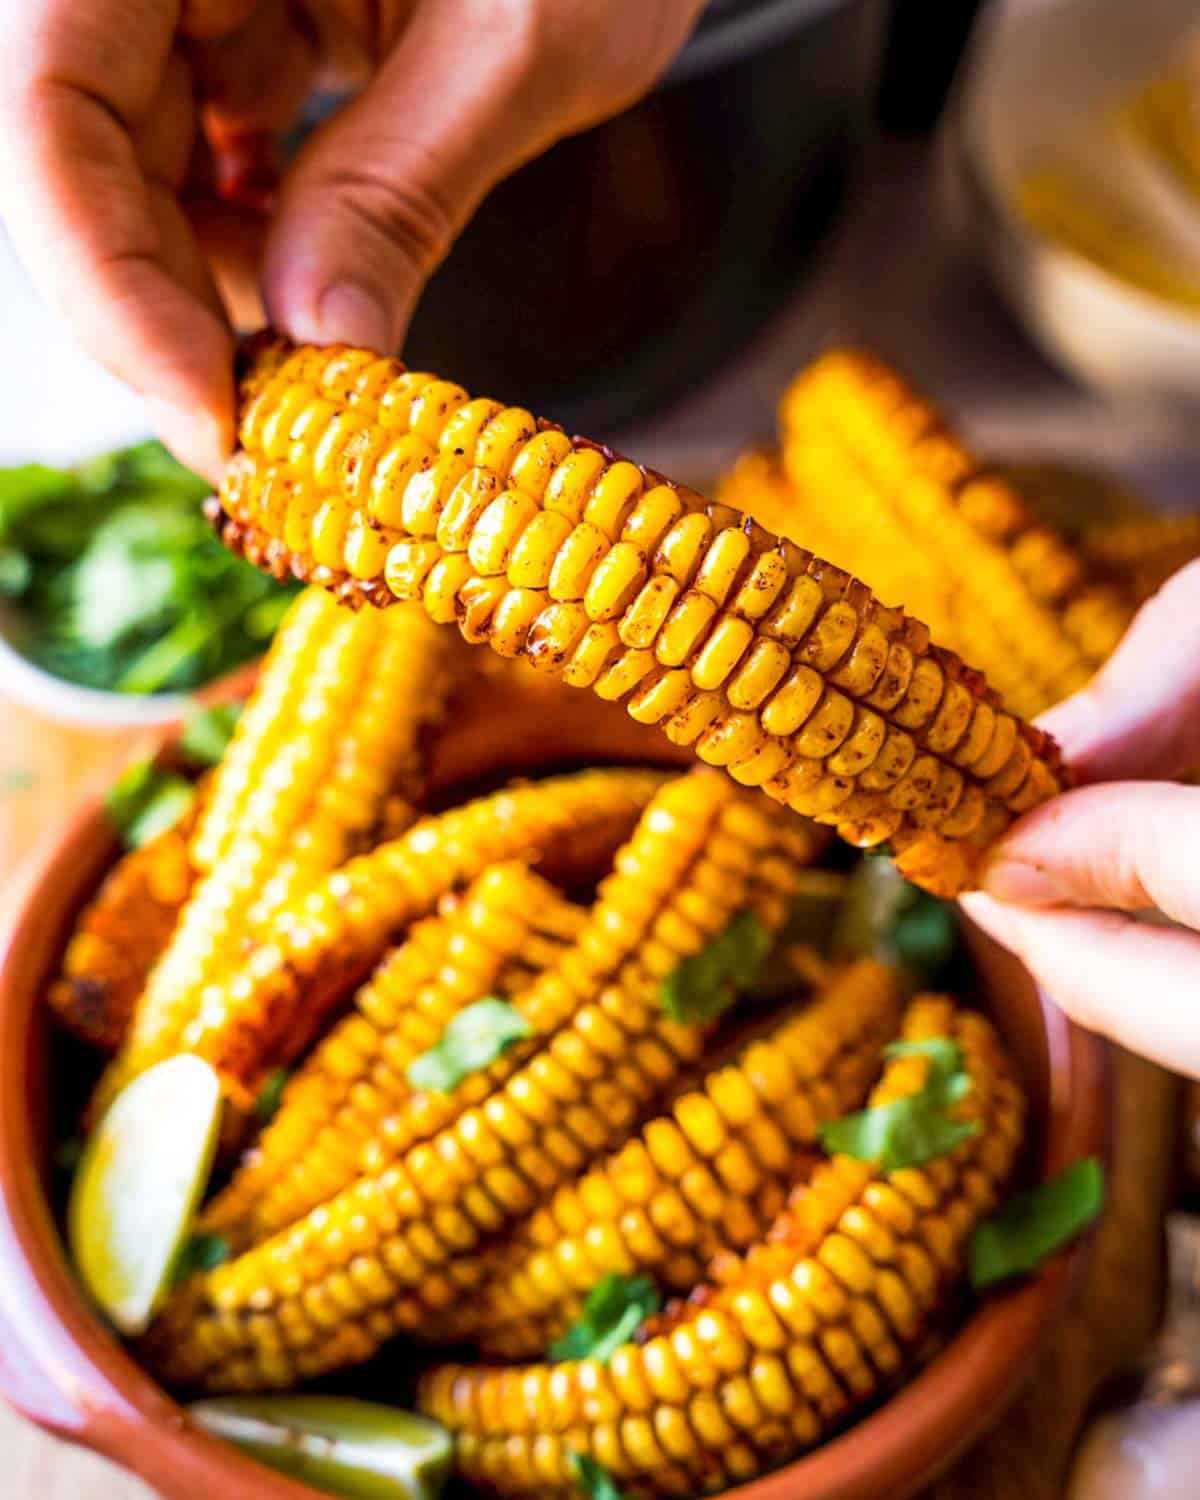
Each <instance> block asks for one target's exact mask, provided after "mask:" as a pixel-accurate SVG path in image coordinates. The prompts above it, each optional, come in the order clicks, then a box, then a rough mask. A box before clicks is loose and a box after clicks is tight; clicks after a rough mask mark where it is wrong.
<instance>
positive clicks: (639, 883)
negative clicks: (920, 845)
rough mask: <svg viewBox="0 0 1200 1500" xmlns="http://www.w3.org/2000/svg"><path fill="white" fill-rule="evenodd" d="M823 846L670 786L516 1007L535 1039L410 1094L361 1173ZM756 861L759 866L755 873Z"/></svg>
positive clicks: (736, 798) (485, 1091)
mask: <svg viewBox="0 0 1200 1500" xmlns="http://www.w3.org/2000/svg"><path fill="white" fill-rule="evenodd" d="M819 847H820V843H819V840H818V839H817V837H815V830H814V829H813V827H812V825H811V824H807V823H804V822H802V821H801V820H800V819H794V818H785V819H783V820H780V819H778V818H776V819H774V820H772V819H771V818H770V817H768V816H767V815H766V810H765V809H764V808H763V807H762V806H761V805H760V803H759V799H758V798H754V797H751V796H750V795H749V794H747V793H746V792H744V791H742V790H740V789H739V788H738V787H736V786H735V785H734V784H733V783H732V782H731V781H729V779H728V778H727V777H724V776H719V775H717V774H716V773H714V772H712V771H709V770H706V769H705V768H703V767H699V768H697V769H696V770H693V771H692V772H690V773H689V774H688V775H686V776H681V777H680V778H679V779H678V780H676V781H673V782H671V783H670V784H669V785H667V786H666V787H664V788H663V790H662V791H661V792H660V793H659V794H658V796H656V797H655V798H654V800H653V801H652V802H651V803H650V805H649V806H648V807H647V809H646V812H645V815H644V816H643V818H642V820H641V822H640V823H639V825H638V827H637V828H636V829H635V830H634V834H633V837H632V838H631V839H630V841H629V843H628V844H627V845H626V846H625V847H624V848H623V849H621V850H620V851H619V853H618V854H617V857H616V860H615V868H614V870H613V872H612V873H611V874H610V875H609V876H607V877H606V879H605V880H604V881H603V882H602V884H601V886H600V890H599V893H598V899H597V901H596V903H595V905H594V906H593V908H592V911H591V913H590V914H589V917H588V921H587V923H586V925H585V927H584V929H583V931H582V932H581V933H580V935H579V938H578V940H577V941H576V942H575V943H574V944H573V945H572V947H571V948H570V949H568V950H567V952H566V953H565V954H564V955H563V957H562V959H561V961H560V962H559V963H557V964H556V965H554V966H553V967H552V968H550V969H548V970H547V971H546V972H545V973H544V974H542V975H540V976H539V977H538V978H537V979H536V980H535V981H534V982H533V983H532V984H531V985H530V986H529V988H528V990H527V991H526V992H525V993H524V994H522V995H520V996H518V997H517V999H516V1001H515V1004H516V1006H517V1008H518V1009H519V1010H520V1011H521V1013H522V1014H523V1015H524V1016H525V1018H526V1020H527V1021H528V1022H529V1025H530V1027H531V1028H532V1031H533V1033H534V1036H533V1038H531V1040H530V1041H529V1042H527V1043H524V1044H520V1045H518V1046H517V1047H514V1048H513V1049H512V1050H511V1052H509V1053H506V1054H505V1055H504V1056H503V1057H502V1058H500V1059H499V1060H498V1061H497V1062H495V1063H494V1064H493V1065H492V1066H491V1067H490V1068H488V1069H486V1070H485V1071H484V1072H482V1073H479V1074H476V1075H474V1076H473V1077H470V1078H467V1079H464V1080H463V1081H462V1083H461V1084H460V1085H459V1086H458V1087H457V1088H456V1089H455V1090H454V1091H453V1093H451V1094H430V1093H426V1092H415V1093H413V1094H411V1095H410V1096H409V1098H408V1099H407V1100H405V1101H403V1103H402V1104H401V1105H400V1107H399V1108H398V1109H397V1110H396V1111H395V1112H394V1113H393V1114H392V1115H390V1116H389V1117H388V1118H387V1119H385V1120H384V1121H383V1122H382V1123H381V1127H380V1129H379V1131H378V1132H377V1133H376V1135H375V1136H374V1137H373V1138H372V1140H371V1141H370V1142H369V1143H368V1144H367V1146H366V1148H365V1150H364V1152H363V1156H362V1168H363V1170H364V1171H367V1172H375V1171H378V1170H379V1169H380V1168H381V1167H383V1166H384V1165H386V1163H387V1162H388V1161H391V1160H393V1159H395V1157H397V1156H398V1155H400V1154H401V1153H402V1152H404V1151H406V1150H408V1148H409V1147H410V1146H413V1145H415V1144H416V1143H417V1142H418V1141H421V1140H426V1139H428V1138H429V1136H431V1135H432V1134H433V1133H434V1132H435V1131H437V1130H440V1129H442V1128H443V1127H444V1126H446V1125H448V1124H449V1123H450V1122H451V1121H452V1120H453V1119H455V1118H456V1117H457V1116H458V1115H459V1114H460V1113H461V1112H462V1111H463V1110H464V1109H465V1108H467V1107H469V1106H471V1105H475V1104H478V1103H480V1102H481V1101H482V1100H484V1099H486V1098H487V1097H488V1096H489V1094H491V1093H492V1092H494V1090H495V1089H496V1087H497V1086H498V1085H499V1084H500V1083H501V1082H502V1081H503V1080H504V1079H505V1078H507V1077H508V1076H509V1075H510V1074H511V1073H512V1072H513V1071H514V1069H515V1067H516V1066H517V1064H518V1063H519V1062H522V1061H523V1060H524V1058H525V1057H526V1056H527V1055H528V1054H529V1053H530V1052H531V1051H532V1050H533V1049H534V1048H535V1047H536V1046H537V1044H538V1039H539V1038H545V1037H546V1036H547V1035H550V1034H551V1033H553V1032H554V1031H555V1030H556V1029H557V1028H558V1027H560V1026H563V1025H564V1024H566V1023H567V1022H568V1021H569V1020H570V1018H571V1015H572V1014H573V1012H574V1011H575V1010H576V1009H577V1008H578V1007H579V1006H581V1005H585V1004H590V1003H594V1001H595V999H596V997H597V996H598V995H599V994H601V993H602V992H603V990H604V988H605V986H606V985H608V984H614V983H615V984H618V985H620V984H622V983H623V982H624V978H625V976H626V974H627V973H628V972H632V973H634V974H635V975H636V974H641V973H642V972H644V971H648V972H649V973H651V974H655V975H657V976H658V977H659V978H662V977H663V976H664V975H666V974H668V973H669V972H670V971H671V970H673V969H674V968H675V967H676V966H677V964H678V963H679V962H680V960H681V958H682V957H684V956H686V955H687V954H688V953H690V952H691V951H693V949H694V948H695V947H697V946H698V947H703V946H704V945H705V944H706V943H708V942H709V941H710V940H711V939H713V938H714V937H716V936H718V935H719V934H720V933H721V932H722V931H723V930H724V928H725V927H726V926H728V924H729V922H730V921H731V920H732V919H733V918H734V917H736V916H737V914H738V912H739V910H740V909H741V908H742V907H743V906H744V905H745V903H746V899H747V893H748V892H749V891H750V890H751V889H752V888H753V887H752V884H751V882H752V881H753V882H757V883H758V884H760V885H762V886H764V887H769V886H771V885H774V886H775V887H776V888H778V889H780V890H783V891H785V892H789V893H790V892H791V890H792V889H793V888H794V884H795V880H796V876H797V871H798V869H799V868H800V867H801V866H804V865H807V864H809V863H810V862H811V860H812V858H813V856H814V854H815V853H816V852H817V850H818V849H819ZM756 859H757V860H761V861H762V865H761V868H760V869H758V870H757V871H754V872H753V873H752V870H751V867H752V865H753V863H754V861H755V860H756Z"/></svg>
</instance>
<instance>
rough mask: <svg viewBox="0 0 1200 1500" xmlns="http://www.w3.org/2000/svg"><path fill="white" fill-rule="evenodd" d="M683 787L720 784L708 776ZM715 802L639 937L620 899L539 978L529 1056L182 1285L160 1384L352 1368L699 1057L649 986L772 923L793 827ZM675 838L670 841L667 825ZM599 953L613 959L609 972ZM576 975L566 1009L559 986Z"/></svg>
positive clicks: (778, 911)
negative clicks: (429, 1129) (254, 1242)
mask: <svg viewBox="0 0 1200 1500" xmlns="http://www.w3.org/2000/svg"><path fill="white" fill-rule="evenodd" d="M685 780H686V782H687V783H689V784H690V785H691V786H693V787H694V786H696V785H697V784H698V783H704V782H712V783H715V784H716V785H717V786H719V787H720V788H721V790H722V793H724V790H725V786H726V783H724V781H723V778H719V777H715V776H712V775H710V774H709V773H697V774H696V775H695V776H693V777H689V778H686V779H685ZM668 790H671V789H668ZM730 790H731V791H732V792H733V796H732V800H731V802H730V803H728V804H727V805H726V811H727V812H728V814H729V816H728V817H725V818H722V819H721V820H720V823H719V825H718V826H717V827H716V829H715V831H712V832H711V835H710V837H709V838H708V839H707V840H706V847H705V848H704V850H703V852H702V853H701V854H700V855H699V856H698V858H696V860H695V862H694V864H693V866H692V869H691V871H690V875H689V878H688V880H687V881H686V882H685V884H684V887H683V888H682V889H681V890H679V891H678V892H675V893H674V895H675V899H674V900H669V901H667V902H665V903H662V902H660V901H659V900H657V899H656V897H657V894H658V893H657V892H655V891H653V890H652V891H651V892H650V893H649V895H650V899H649V900H648V901H647V900H645V899H643V902H642V903H641V904H642V905H643V906H645V907H648V908H650V909H651V910H652V911H653V919H652V921H651V922H650V923H649V924H644V923H643V919H642V917H641V914H640V912H639V910H638V907H637V904H635V903H634V902H633V901H630V906H631V907H632V909H625V908H623V907H622V906H618V905H617V904H616V903H612V904H611V905H610V907H609V909H608V915H607V920H606V921H604V922H597V923H594V924H589V929H588V930H587V931H585V933H584V934H583V935H582V936H581V939H580V941H579V943H578V944H577V945H576V946H575V949H574V951H573V953H572V954H571V955H568V958H567V959H564V960H563V961H562V962H561V963H560V964H559V965H558V966H557V970H556V971H551V972H550V974H549V975H548V979H549V981H550V983H549V984H548V986H547V987H546V993H545V994H544V995H543V997H542V998H543V1000H548V997H549V991H550V990H556V991H558V992H559V994H560V995H561V999H560V1000H558V1001H550V1002H549V1003H550V1004H551V1005H552V1006H553V1005H555V1004H557V1005H561V1006H562V1008H563V1017H562V1024H561V1025H560V1026H558V1028H557V1029H556V1030H554V1031H553V1033H552V1034H550V1035H548V1036H547V1037H546V1038H545V1040H544V1041H543V1043H542V1044H541V1045H540V1046H539V1048H538V1050H536V1051H535V1052H533V1054H532V1055H531V1056H528V1057H527V1058H526V1059H525V1060H524V1061H523V1062H522V1063H520V1064H519V1065H518V1066H516V1067H515V1068H513V1069H512V1070H511V1071H508V1072H507V1076H505V1072H506V1070H503V1069H502V1070H500V1072H499V1074H498V1076H497V1075H496V1074H493V1077H492V1078H491V1079H490V1080H489V1082H490V1090H489V1092H488V1093H487V1095H486V1097H484V1098H483V1099H481V1100H480V1101H479V1102H478V1103H474V1104H471V1105H470V1106H469V1107H466V1108H463V1109H462V1110H461V1112H460V1113H459V1114H458V1115H457V1117H455V1118H454V1119H453V1120H452V1121H451V1123H449V1124H448V1125H446V1126H445V1127H444V1128H443V1129H441V1130H440V1131H438V1132H437V1133H436V1134H434V1135H432V1136H431V1137H430V1138H429V1139H428V1140H426V1141H423V1142H421V1143H419V1144H417V1145H414V1146H411V1147H409V1148H408V1149H407V1150H405V1151H404V1152H403V1154H401V1155H399V1156H398V1157H397V1158H396V1159H395V1160H394V1161H392V1162H390V1163H389V1164H388V1165H386V1166H383V1167H382V1168H381V1169H380V1170H378V1171H375V1172H374V1173H372V1174H371V1175H368V1176H366V1177H364V1178H362V1179H361V1180H359V1181H358V1182H356V1183H355V1184H354V1185H353V1186H351V1187H349V1188H347V1189H345V1190H344V1191H343V1192H342V1193H341V1194H339V1195H338V1196H337V1197H336V1198H333V1199H331V1200H329V1201H328V1202H327V1203H325V1204H323V1205H322V1206H321V1207H320V1208H318V1209H316V1210H314V1211H313V1212H312V1213H310V1214H309V1215H308V1216H307V1217H306V1218H305V1219H303V1220H301V1221H300V1222H299V1223H297V1224H294V1225H293V1226H291V1228H289V1229H287V1230H284V1231H283V1232H281V1233H280V1234H278V1235H276V1236H275V1237H274V1238H273V1239H271V1240H268V1241H266V1242H265V1243H263V1244H261V1245H259V1246H257V1247H255V1248H254V1249H251V1250H249V1251H247V1252H245V1253H244V1254H243V1255H241V1256H240V1257H238V1258H237V1259H236V1260H234V1261H231V1262H229V1263H228V1264H226V1265H224V1266H221V1267H218V1268H217V1269H216V1270H214V1271H212V1272H209V1273H207V1274H205V1275H203V1276H201V1277H197V1278H195V1279H194V1280H193V1281H192V1282H190V1283H189V1284H187V1285H185V1287H184V1288H183V1289H182V1290H181V1292H180V1293H179V1294H178V1296H177V1298H176V1299H175V1301H174V1303H172V1304H169V1305H168V1308H167V1310H166V1311H165V1313H164V1314H163V1317H162V1319H161V1320H160V1324H159V1326H158V1328H157V1329H156V1330H154V1331H152V1335H151V1341H150V1345H149V1352H150V1355H151V1357H152V1358H153V1359H154V1360H155V1361H156V1363H158V1365H159V1366H160V1367H161V1368H162V1369H163V1371H164V1372H165V1373H166V1374H167V1375H168V1376H169V1377H171V1378H174V1379H178V1380H182V1381H184V1382H186V1383H189V1384H190V1383H203V1384H205V1385H206V1386H208V1387H209V1388H214V1389H238V1388H243V1387H260V1386H270V1385H288V1384H291V1383H293V1382H294V1381H295V1380H296V1379H297V1378H300V1377H304V1376H311V1375H314V1374H317V1373H319V1372H321V1371H323V1370H330V1369H335V1368H337V1367H338V1366H340V1365H343V1364H347V1363H353V1362H356V1361H359V1360H361V1359H363V1358H366V1357H367V1356H368V1355H369V1354H371V1353H372V1352H374V1350H375V1349H376V1348H377V1347H378V1345H379V1344H380V1343H381V1342H382V1341H383V1340H384V1339H386V1338H388V1337H390V1336H391V1335H392V1334H393V1333H394V1332H395V1331H396V1330H397V1329H398V1327H399V1326H401V1323H400V1319H401V1316H402V1312H403V1309H404V1308H405V1307H406V1306H407V1305H408V1304H409V1303H410V1302H411V1299H412V1298H413V1297H414V1296H416V1297H418V1298H420V1299H421V1300H423V1301H424V1302H425V1303H426V1304H427V1305H428V1306H430V1307H431V1308H433V1309H434V1310H435V1311H436V1310H437V1309H439V1308H441V1307H444V1306H445V1305H446V1304H447V1303H448V1302H450V1301H452V1300H454V1299H455V1298H456V1297H457V1296H458V1295H460V1294H461V1287H460V1286H459V1285H458V1284H457V1283H456V1282H455V1281H454V1280H453V1279H452V1277H453V1271H452V1270H450V1263H452V1262H454V1261H455V1259H456V1258H457V1257H460V1256H462V1255H463V1254H464V1253H465V1252H468V1251H471V1250H473V1249H474V1247H475V1246H476V1245H477V1244H478V1243H479V1241H480V1240H481V1239H482V1238H483V1237H484V1236H485V1235H488V1234H492V1233H495V1232H496V1231H498V1230H500V1229H503V1228H504V1227H505V1226H506V1225H509V1224H511V1223H513V1222H515V1221H516V1220H517V1219H519V1218H523V1217H524V1216H525V1215H527V1214H528V1213H529V1212H530V1211H531V1210H532V1209H533V1208H534V1207H536V1205H537V1203H538V1202H539V1201H541V1200H542V1199H543V1198H544V1197H545V1196H546V1195H547V1194H548V1193H550V1192H552V1191H553V1190H554V1189H555V1188H556V1187H557V1186H558V1185H559V1184H560V1183H562V1182H563V1181H565V1180H566V1179H567V1178H568V1177H570V1176H572V1175H574V1174H576V1173H577V1172H579V1171H580V1170H581V1169H582V1168H584V1167H585V1166H586V1165H587V1163H588V1162H589V1161H591V1160H593V1159H595V1158H596V1157H598V1156H600V1155H602V1154H603V1153H605V1152H606V1151H609V1150H611V1149H612V1148H613V1147H614V1146H616V1145H617V1144H618V1142H620V1141H621V1140H623V1139H624V1138H625V1137H626V1136H627V1135H628V1133H629V1130H630V1128H631V1127H632V1125H633V1124H634V1122H635V1120H636V1118H637V1117H638V1115H639V1114H640V1113H641V1111H642V1110H643V1109H644V1108H645V1107H646V1105H647V1104H648V1103H649V1102H650V1101H651V1100H652V1099H653V1098H654V1097H655V1095H657V1094H659V1093H661V1091H662V1090H663V1089H664V1088H665V1087H666V1086H667V1085H669V1084H670V1083H671V1082H672V1080H673V1079H674V1078H675V1077H676V1076H677V1074H678V1072H679V1070H680V1068H681V1067H682V1066H684V1065H685V1064H688V1063H693V1062H695V1060H696V1059H697V1058H698V1057H699V1055H700V1052H701V1050H702V1048H703V1044H704V1037H705V1034H706V1030H707V1027H706V1025H704V1024H693V1025H688V1024H685V1023H683V1022H681V1021H677V1020H674V1019H672V1018H671V1017H670V1016H669V1015H668V1014H667V1013H666V1011H665V1009H664V1006H663V1000H662V995H661V988H662V983H663V979H664V977H665V976H666V975H667V974H670V973H672V972H673V971H674V970H675V969H676V968H677V967H678V965H679V964H680V963H681V962H682V961H683V960H684V959H686V958H687V957H689V956H690V955H693V954H696V953H698V952H700V951H701V950H702V949H704V948H705V947H706V946H707V944H708V943H709V942H710V941H711V938H712V936H713V935H714V934H715V933H716V932H719V931H721V930H722V929H723V928H724V927H725V926H726V925H727V924H728V922H729V920H730V917H731V916H732V915H733V914H734V913H736V912H738V911H740V910H745V909H749V910H751V911H753V912H754V913H755V914H756V915H757V917H758V919H759V920H760V921H761V922H762V924H763V926H764V927H765V928H766V930H767V931H768V932H777V931H779V930H780V928H781V927H782V925H783V923H784V921H785V920H786V917H787V914H788V910H789V906H790V899H789V892H790V887H791V884H792V882H793V881H794V878H795V873H796V869H797V866H796V863H795V861H794V859H793V858H792V856H791V850H792V848H793V845H794V840H795V836H796V831H797V828H800V827H801V825H795V824H792V823H791V821H790V820H784V821H781V820H780V819H779V818H778V816H777V815H774V814H772V812H771V811H770V809H769V808H767V807H766V806H765V805H759V803H758V800H757V799H754V798H751V797H750V796H748V795H747V794H745V793H739V792H737V791H736V789H732V788H731V789H730ZM664 795H665V794H664ZM652 818H653V815H652ZM652 818H651V819H648V820H647V821H652ZM677 829H678V831H679V832H680V833H685V829H684V828H683V826H682V820H680V822H679V823H678V824H677ZM805 838H807V834H805ZM647 873H648V874H649V873H650V872H647ZM636 894H637V893H636V892H635V891H632V890H629V891H627V892H626V895H627V897H633V896H635V895H636ZM644 897H645V893H643V898H644ZM601 904H603V903H601ZM644 925H648V926H649V934H648V936H646V938H645V940H644V941H641V939H642V936H643V929H644ZM629 933H632V934H633V935H634V941H635V942H636V943H637V946H636V950H635V951H632V952H630V951H629V950H628V936H627V935H628V934H629ZM613 949H615V950H617V951H618V952H623V953H627V954H628V956H624V957H623V959H622V961H619V962H617V963H613V962H612V961H611V960H610V959H609V958H608V956H607V954H608V952H609V951H612V950H613ZM592 965H596V967H597V969H598V970H599V972H598V973H597V972H595V971H594V970H592V968H591V966H592ZM580 970H582V971H583V981H584V982H583V986H582V992H583V997H584V998H583V999H582V1003H577V1002H576V997H575V994H574V993H573V990H572V983H571V977H572V976H573V975H575V974H578V973H579V971H580ZM597 980H598V981H599V983H598V984H597ZM576 982H578V981H576ZM488 1071H489V1072H490V1071H491V1070H488ZM443 1268H446V1269H447V1270H448V1271H449V1274H448V1275H446V1276H439V1275H438V1272H439V1271H440V1270H442V1269H443Z"/></svg>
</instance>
